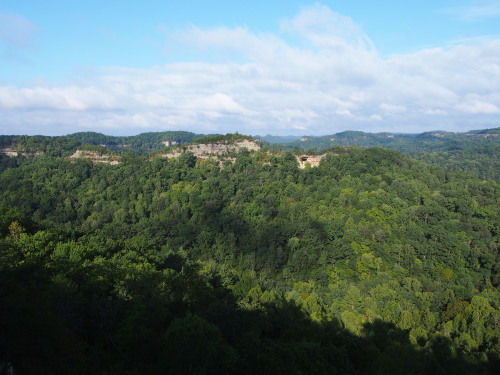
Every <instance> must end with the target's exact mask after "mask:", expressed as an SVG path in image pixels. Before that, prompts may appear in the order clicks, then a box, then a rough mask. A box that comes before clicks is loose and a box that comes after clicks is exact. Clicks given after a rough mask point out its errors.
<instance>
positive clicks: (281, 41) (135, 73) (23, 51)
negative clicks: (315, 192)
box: [0, 0, 500, 135]
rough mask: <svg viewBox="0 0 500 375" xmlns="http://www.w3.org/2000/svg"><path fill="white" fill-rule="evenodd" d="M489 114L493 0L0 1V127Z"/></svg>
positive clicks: (287, 126)
mask: <svg viewBox="0 0 500 375" xmlns="http://www.w3.org/2000/svg"><path fill="white" fill-rule="evenodd" d="M499 125H500V0H463V1H414V2H411V3H410V4H409V2H401V1H379V2H374V1H356V0H354V1H349V2H346V1H323V2H306V1H299V0H297V1H296V0H289V1H269V0H268V1H260V0H255V1H252V2H235V1H189V0H185V1H183V2H178V1H176V2H174V1H165V0H163V1H156V0H143V1H130V2H123V1H102V0H101V1H94V0H87V1H85V2H82V1H73V0H67V1H54V0H45V1H26V0H16V1H12V0H2V2H1V3H0V134H45V135H62V134H68V133H72V132H76V131H87V130H89V131H90V130H91V131H99V132H103V133H106V134H116V135H125V134H137V133H140V132H145V131H162V130H188V131H195V132H202V133H213V132H219V133H225V132H234V131H238V132H240V133H244V134H268V133H271V134H278V135H279V134H281V135H284V134H296V135H303V134H309V135H324V134H332V133H335V132H338V131H343V130H363V131H370V132H377V131H392V132H421V131H427V130H437V129H439V130H450V131H467V130H471V129H479V128H488V127H496V126H499Z"/></svg>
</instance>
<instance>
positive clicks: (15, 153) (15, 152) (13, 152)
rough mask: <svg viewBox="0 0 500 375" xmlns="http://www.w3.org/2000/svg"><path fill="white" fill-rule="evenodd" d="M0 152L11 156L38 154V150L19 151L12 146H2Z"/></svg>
mask: <svg viewBox="0 0 500 375" xmlns="http://www.w3.org/2000/svg"><path fill="white" fill-rule="evenodd" d="M0 154H4V155H7V156H9V157H11V158H14V157H16V156H36V155H40V152H38V151H37V152H28V151H19V150H16V149H13V148H9V147H7V148H2V149H0Z"/></svg>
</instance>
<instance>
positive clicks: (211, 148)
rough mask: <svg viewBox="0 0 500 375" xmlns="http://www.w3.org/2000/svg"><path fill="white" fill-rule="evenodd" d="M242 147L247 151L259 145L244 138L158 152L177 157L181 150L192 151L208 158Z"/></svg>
mask: <svg viewBox="0 0 500 375" xmlns="http://www.w3.org/2000/svg"><path fill="white" fill-rule="evenodd" d="M243 147H245V148H246V149H247V150H248V151H258V150H260V146H259V145H258V144H257V143H256V142H253V141H249V140H246V139H245V140H242V141H238V142H234V143H224V142H218V143H207V144H203V143H200V144H192V145H187V146H185V147H183V148H182V149H181V148H176V149H174V150H172V151H170V152H167V153H165V154H160V156H162V157H167V158H177V157H179V156H180V155H181V154H182V153H183V152H192V153H193V154H194V155H195V156H196V157H197V158H200V159H209V158H214V157H215V158H218V157H221V156H228V155H229V154H230V153H233V152H238V150H240V149H242V148H243Z"/></svg>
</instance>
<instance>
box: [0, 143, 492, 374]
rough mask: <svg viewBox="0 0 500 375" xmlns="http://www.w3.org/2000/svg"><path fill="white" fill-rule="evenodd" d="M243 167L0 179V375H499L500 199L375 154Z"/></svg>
mask: <svg viewBox="0 0 500 375" xmlns="http://www.w3.org/2000/svg"><path fill="white" fill-rule="evenodd" d="M84 136H85V137H89V138H93V137H94V138H97V139H99V140H100V141H102V139H100V138H99V137H98V135H95V134H86V135H85V134H83V135H81V139H82V142H83V141H84V138H85V137H84ZM424 138H425V137H424ZM92 147H94V146H92ZM235 157H236V160H235V161H234V163H231V162H227V163H226V164H224V165H223V166H222V167H219V166H217V165H216V164H214V163H211V162H208V161H201V160H197V159H196V158H195V157H194V155H192V154H190V153H184V154H182V156H181V157H179V158H178V159H177V160H165V159H162V158H147V157H144V156H140V155H137V154H134V153H124V154H123V155H122V157H121V161H122V162H121V164H119V165H115V166H112V165H103V164H92V163H91V162H90V161H87V160H76V161H70V160H67V159H65V158H61V157H50V156H49V155H44V156H39V157H36V158H26V159H21V158H19V159H16V160H17V161H16V163H14V164H12V165H5V167H3V169H0V202H2V205H1V206H0V234H1V238H0V306H2V309H0V314H2V315H1V316H0V332H1V333H2V334H1V335H0V359H1V361H2V362H1V363H0V369H2V370H3V369H4V368H8V367H9V366H10V367H12V368H13V369H14V370H15V371H16V373H68V372H76V373H101V374H114V373H117V374H118V373H120V374H122V373H125V374H126V373H130V374H138V373H151V374H160V373H206V374H212V373H214V374H215V373H217V374H224V373H249V374H251V373H286V374H305V373H307V374H314V373H317V374H323V373H339V374H372V373H416V374H427V373H457V374H466V373H482V374H489V373H491V374H493V373H494V372H495V369H497V368H498V365H499V352H500V346H499V345H500V344H499V342H500V328H499V327H500V326H499V321H500V293H499V291H498V286H499V280H500V268H499V266H498V265H499V264H500V257H499V253H498V233H499V232H498V228H499V221H498V220H499V219H498V218H499V217H500V215H499V214H500V212H499V211H500V209H499V207H500V205H499V203H500V202H499V201H500V191H499V185H498V184H497V183H495V182H493V181H484V180H479V179H476V178H473V177H470V176H467V175H465V174H463V173H456V172H451V171H447V170H444V169H441V168H439V167H433V166H430V165H428V164H424V163H422V162H418V161H416V160H413V159H411V158H409V157H408V156H405V155H404V154H401V153H399V152H397V151H390V150H385V149H382V148H360V147H351V148H342V149H333V150H330V151H329V152H328V155H327V156H326V157H325V158H324V159H323V160H322V162H321V164H320V166H319V167H317V168H309V169H304V170H300V169H299V168H298V165H297V162H296V159H295V155H294V154H293V153H291V152H280V153H278V152H273V153H266V152H254V153H250V152H245V151H244V150H243V151H241V152H239V153H238V154H237V155H235ZM55 359H57V360H55Z"/></svg>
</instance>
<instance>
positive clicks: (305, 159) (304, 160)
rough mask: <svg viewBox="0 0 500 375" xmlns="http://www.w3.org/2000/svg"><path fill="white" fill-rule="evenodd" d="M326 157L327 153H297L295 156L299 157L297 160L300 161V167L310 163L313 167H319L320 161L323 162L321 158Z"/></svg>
mask: <svg viewBox="0 0 500 375" xmlns="http://www.w3.org/2000/svg"><path fill="white" fill-rule="evenodd" d="M324 157H325V154H323V155H296V156H295V158H296V159H297V162H298V163H299V168H300V169H304V168H305V167H306V165H307V164H309V165H310V166H311V167H319V163H320V162H321V159H323V158H324Z"/></svg>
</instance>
